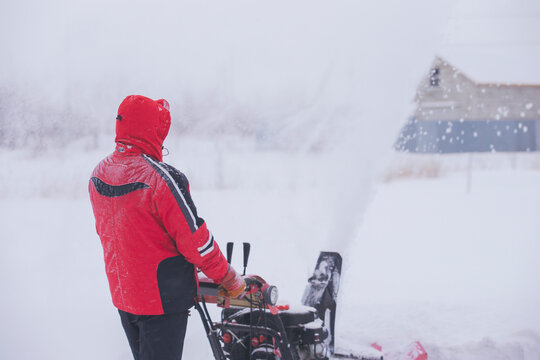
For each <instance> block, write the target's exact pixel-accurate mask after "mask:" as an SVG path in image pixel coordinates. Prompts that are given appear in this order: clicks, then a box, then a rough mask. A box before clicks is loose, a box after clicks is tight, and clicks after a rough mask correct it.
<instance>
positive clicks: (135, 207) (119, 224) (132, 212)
mask: <svg viewBox="0 0 540 360" xmlns="http://www.w3.org/2000/svg"><path fill="white" fill-rule="evenodd" d="M169 125H170V114H169V111H168V104H167V103H166V101H164V100H158V101H154V100H152V99H149V98H146V97H143V96H128V97H127V98H126V99H125V100H124V101H123V102H122V104H121V105H120V108H119V109H118V117H117V126H116V135H117V136H116V142H117V146H116V150H115V151H114V153H112V154H111V155H109V156H108V157H107V158H105V159H104V160H102V161H101V162H100V163H99V164H98V165H97V166H96V168H95V169H94V171H93V173H92V176H91V179H90V182H89V192H90V200H91V202H92V207H93V210H94V215H95V218H96V230H97V233H98V235H99V237H100V239H101V243H102V245H103V252H104V255H105V269H106V272H107V277H108V280H109V287H110V290H111V294H112V299H113V303H114V305H115V306H116V307H117V308H118V309H120V310H123V311H127V312H130V313H132V314H137V315H158V314H164V313H173V312H179V311H184V310H186V309H188V308H190V307H191V306H192V305H193V304H194V297H195V296H196V293H197V276H196V268H199V269H201V270H202V271H203V272H204V273H205V274H206V275H207V276H208V277H209V278H211V279H214V280H216V281H217V282H220V281H221V279H222V278H223V277H224V276H225V274H226V273H227V269H228V263H227V261H226V260H225V258H224V257H223V254H222V253H221V251H220V249H219V246H218V244H217V243H216V242H215V241H214V238H213V236H212V234H211V233H210V232H209V231H208V229H207V227H206V224H205V222H204V220H203V219H201V218H200V217H198V215H197V210H196V208H195V205H194V204H193V200H192V199H191V195H190V193H189V184H188V180H187V179H186V177H185V176H184V174H182V173H181V172H179V171H178V170H176V169H175V168H174V167H172V166H170V165H167V164H165V163H163V162H161V160H162V158H161V148H162V143H163V140H164V139H165V137H166V136H167V133H168V130H169Z"/></svg>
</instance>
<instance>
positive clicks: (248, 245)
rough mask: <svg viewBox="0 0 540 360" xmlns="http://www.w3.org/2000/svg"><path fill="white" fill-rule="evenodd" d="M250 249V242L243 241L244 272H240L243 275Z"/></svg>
mask: <svg viewBox="0 0 540 360" xmlns="http://www.w3.org/2000/svg"><path fill="white" fill-rule="evenodd" d="M250 250H251V244H250V243H247V242H245V243H244V273H243V274H242V275H243V276H245V275H246V268H247V264H248V259H249V251H250Z"/></svg>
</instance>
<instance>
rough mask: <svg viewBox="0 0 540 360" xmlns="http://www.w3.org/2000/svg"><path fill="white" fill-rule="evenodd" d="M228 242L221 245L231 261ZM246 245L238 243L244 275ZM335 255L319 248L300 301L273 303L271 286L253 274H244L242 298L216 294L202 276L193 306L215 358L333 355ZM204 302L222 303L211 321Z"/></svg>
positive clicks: (309, 359) (323, 358)
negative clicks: (216, 318) (298, 303)
mask: <svg viewBox="0 0 540 360" xmlns="http://www.w3.org/2000/svg"><path fill="white" fill-rule="evenodd" d="M232 249H233V246H232V243H229V244H227V260H228V261H229V263H230V261H231V257H232ZM249 249H250V245H249V243H244V274H245V269H246V266H247V261H248V256H249V255H248V254H249ZM341 262H342V260H341V256H340V255H339V254H338V253H335V252H321V254H320V256H319V259H318V261H317V265H316V267H315V272H314V275H313V276H312V277H311V278H310V279H309V280H308V285H307V287H306V290H305V292H304V296H303V300H302V303H303V305H301V306H297V307H291V306H289V305H279V306H278V305H276V302H277V288H276V287H275V286H272V285H269V284H268V283H266V281H264V279H263V278H261V277H259V276H247V277H245V279H246V285H247V288H248V291H247V294H246V295H245V296H244V298H242V299H240V300H238V299H228V298H223V297H220V296H219V295H218V285H217V284H215V283H213V282H212V281H211V280H208V279H205V278H202V279H200V281H199V295H198V303H197V304H196V308H197V310H198V312H199V314H200V316H201V319H202V322H203V325H204V328H205V331H206V335H207V337H208V340H209V342H210V346H211V348H212V352H213V354H214V358H215V359H216V360H257V359H267V360H281V359H283V360H327V359H329V358H330V357H331V356H332V354H333V345H334V334H335V331H334V324H335V311H336V296H337V291H338V289H339V278H340V275H341ZM207 303H213V304H217V305H218V306H219V307H222V308H223V310H222V311H221V321H219V322H213V321H212V320H211V318H210V314H209V312H208V308H207V306H206V304H207Z"/></svg>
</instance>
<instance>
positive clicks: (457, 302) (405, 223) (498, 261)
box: [0, 143, 540, 360]
mask: <svg viewBox="0 0 540 360" xmlns="http://www.w3.org/2000/svg"><path fill="white" fill-rule="evenodd" d="M192 145H193V144H192ZM245 146H246V147H249V146H250V145H245ZM204 148H205V147H204V146H203V143H201V144H200V146H199V150H201V151H202V149H204ZM206 148H207V152H206V153H204V152H203V153H202V157H204V158H206V159H211V158H212V157H211V155H212V154H215V150H214V149H213V148H212V147H210V150H208V147H206ZM105 154H106V151H103V150H100V151H93V152H84V151H78V152H77V151H75V150H73V151H70V152H67V153H63V154H61V155H59V156H56V157H52V156H46V157H43V158H39V157H38V158H37V159H34V158H32V157H28V158H26V159H25V158H24V155H23V154H22V153H17V154H16V153H3V154H2V156H5V158H3V160H4V159H7V158H8V157H10V158H12V159H13V158H15V159H17V162H7V161H6V162H4V161H3V164H4V165H6V166H7V170H8V171H6V172H3V173H2V176H3V178H2V180H3V184H8V183H9V184H13V180H12V177H18V178H19V179H20V181H19V183H18V186H14V185H12V187H9V186H7V185H6V187H5V188H4V189H5V191H4V192H2V193H1V194H0V195H1V196H0V197H1V199H2V200H1V203H0V218H1V219H2V226H1V227H0V239H2V241H1V242H0V286H1V290H0V293H1V294H2V296H1V297H0V309H1V316H2V326H1V327H0V358H1V359H47V360H48V359H51V360H57V359H58V360H63V359H73V358H77V359H104V360H106V359H115V360H117V359H118V360H120V359H125V360H127V359H130V356H131V355H130V353H129V347H128V345H127V342H126V340H125V338H124V334H123V331H122V328H121V325H120V322H119V321H118V315H117V314H116V313H115V309H114V308H113V307H112V305H111V303H110V295H109V293H108V287H107V283H106V277H105V274H104V269H103V260H102V253H101V245H100V243H99V240H98V238H97V236H96V234H95V230H94V223H93V217H92V213H91V208H90V205H89V201H88V199H87V198H86V181H87V177H88V174H89V172H90V171H91V168H92V166H93V164H94V162H95V161H97V160H98V159H99V158H100V157H102V156H103V155H105ZM222 155H223V158H222V159H221V160H219V159H218V160H216V161H218V163H219V162H223V164H224V167H223V169H222V170H221V172H222V173H221V176H222V179H221V182H216V183H212V181H211V179H213V180H215V179H216V174H215V173H214V171H216V166H214V165H215V164H216V163H213V164H214V165H206V166H207V167H205V166H203V165H200V166H199V168H198V169H197V168H196V167H197V166H196V164H202V163H204V162H197V161H196V160H197V159H192V160H191V161H192V162H191V163H190V162H189V161H188V160H186V159H184V158H183V157H182V156H178V155H177V156H175V155H174V152H173V153H172V154H171V158H170V159H168V160H169V161H170V162H172V163H173V164H175V165H177V166H178V167H180V168H183V169H184V170H185V171H186V173H187V175H188V176H189V177H190V178H191V182H192V192H193V196H194V199H195V201H196V203H197V205H198V208H199V211H200V213H201V214H202V216H203V217H204V218H205V219H206V220H207V222H208V224H209V226H210V228H211V229H212V231H213V233H214V234H215V236H216V239H218V241H220V242H221V244H224V243H225V242H226V241H235V242H237V243H238V244H240V242H243V241H249V242H251V243H252V246H253V247H252V257H251V264H250V266H249V268H248V270H249V271H250V272H252V273H257V274H260V275H262V276H263V277H265V278H267V280H268V281H269V282H271V283H274V284H276V285H277V286H278V287H279V288H280V293H281V299H282V300H283V301H285V302H290V303H298V302H299V301H300V298H301V294H302V291H303V288H304V286H305V284H306V278H307V277H308V276H309V274H310V273H311V272H312V270H313V266H314V262H315V260H316V257H317V254H318V251H319V250H338V251H340V252H341V253H342V254H343V258H344V270H343V282H342V288H341V296H340V302H339V305H338V306H339V307H338V325H337V326H338V330H337V331H338V346H340V345H341V346H343V347H347V346H350V344H354V345H353V347H354V346H358V344H369V343H370V342H373V341H377V342H378V343H379V344H381V345H382V346H383V348H384V349H385V350H387V351H393V350H395V349H398V348H400V347H402V346H406V345H407V344H408V343H410V342H411V341H413V340H420V341H421V342H422V343H423V344H424V345H425V347H426V349H427V350H428V352H429V355H430V359H538V358H539V357H540V311H538V309H537V304H539V303H540V285H539V282H538V277H539V275H540V266H539V265H538V260H537V256H538V254H539V253H540V243H539V242H538V236H537V224H538V223H537V222H536V220H537V214H538V203H539V200H540V188H539V187H538V185H537V184H538V183H539V182H540V172H538V171H530V170H514V171H512V170H504V171H484V172H479V171H478V172H474V173H473V176H472V183H471V185H472V186H471V188H470V191H469V192H467V178H466V175H465V174H461V173H457V174H454V175H451V176H447V177H444V178H438V179H429V180H425V179H418V180H401V181H394V182H391V183H387V184H377V185H376V186H375V187H374V188H369V187H368V188H366V191H365V192H366V194H367V195H366V196H367V197H368V198H371V202H370V205H369V207H368V208H367V211H366V212H365V214H364V216H363V222H361V218H362V217H361V216H358V217H357V221H356V228H354V226H353V228H352V229H349V230H348V231H336V226H337V225H338V224H343V223H342V222H340V217H339V216H336V215H337V214H340V211H343V210H344V209H343V207H342V206H341V207H340V204H339V202H336V201H334V202H333V200H335V199H336V198H338V199H339V198H340V195H339V193H340V191H341V189H337V188H333V187H332V186H331V183H329V181H328V177H329V176H328V174H327V170H328V169H331V168H332V164H331V162H332V158H331V157H328V156H327V155H324V154H319V155H314V154H311V155H302V156H300V155H298V156H291V155H286V154H283V153H280V152H269V151H265V152H259V151H247V148H243V150H242V151H240V150H238V149H236V150H234V151H233V150H231V151H225V152H223V154H222ZM501 156H504V155H501ZM181 159H184V160H181ZM199 160H200V159H199ZM182 162H184V163H182ZM208 163H211V164H212V162H208ZM10 164H12V165H10ZM13 164H15V165H13ZM227 164H228V165H227ZM232 164H236V167H235V166H233V165H232ZM9 166H12V167H11V168H10V167H9ZM51 166H53V167H56V168H58V169H60V170H61V169H65V170H66V172H67V176H66V177H65V178H62V177H57V176H56V175H54V174H53V173H51V172H50V170H49V169H50V167H51ZM69 169H71V171H72V172H71V173H70V172H69ZM240 169H244V172H240V171H239V170H240ZM27 172H28V173H27ZM325 173H326V174H327V175H326V176H324V174H325ZM17 174H18V175H17ZM32 174H33V177H32V176H31V175H32ZM191 174H193V176H191ZM33 179H34V180H33ZM37 179H40V181H37ZM242 179H244V180H242ZM4 181H7V182H4ZM32 181H34V182H32ZM236 181H237V182H239V184H238V185H233V184H234V182H236ZM351 183H353V182H351ZM358 183H359V184H361V185H362V186H365V182H362V181H359V182H358ZM70 184H71V186H70ZM199 184H201V185H200V186H199ZM75 185H77V186H75ZM39 189H42V190H47V191H45V192H40V191H41V190H39ZM64 190H66V192H64ZM351 193H354V189H351ZM341 205H343V204H341ZM345 209H347V208H345ZM341 214H342V215H343V213H342V212H341ZM359 215H360V214H359ZM347 233H348V234H349V236H348V237H347V238H345V239H344V238H340V236H345V235H343V234H347ZM233 263H234V264H236V265H237V266H239V265H240V254H238V253H237V254H236V256H235V258H234V259H233ZM215 314H217V312H215ZM185 358H186V359H194V360H196V359H201V360H202V359H209V358H211V352H210V350H209V347H208V346H207V340H206V338H205V337H204V333H203V330H202V326H201V325H200V321H199V319H198V315H197V314H193V317H192V318H191V320H190V324H189V330H188V334H187V339H186V347H185Z"/></svg>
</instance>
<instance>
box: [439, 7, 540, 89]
mask: <svg viewBox="0 0 540 360" xmlns="http://www.w3.org/2000/svg"><path fill="white" fill-rule="evenodd" d="M438 54H439V55H440V56H441V57H443V58H444V59H446V60H447V61H448V62H450V63H451V64H452V65H454V66H456V67H457V68H458V69H460V70H462V71H463V72H464V73H465V74H467V76H469V77H470V78H471V79H472V80H474V81H475V82H478V83H502V84H508V83H512V84H540V2H539V1H534V0H533V1H531V0H520V1H514V0H477V1H461V2H460V3H459V4H458V6H457V8H456V9H455V12H454V14H453V16H452V17H451V19H450V22H449V24H448V27H447V30H446V39H445V41H444V43H443V45H442V46H441V48H440V49H439V51H438Z"/></svg>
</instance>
